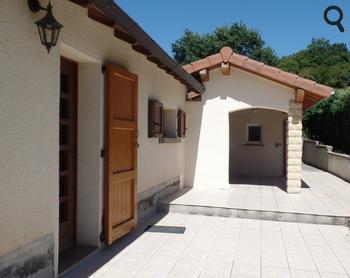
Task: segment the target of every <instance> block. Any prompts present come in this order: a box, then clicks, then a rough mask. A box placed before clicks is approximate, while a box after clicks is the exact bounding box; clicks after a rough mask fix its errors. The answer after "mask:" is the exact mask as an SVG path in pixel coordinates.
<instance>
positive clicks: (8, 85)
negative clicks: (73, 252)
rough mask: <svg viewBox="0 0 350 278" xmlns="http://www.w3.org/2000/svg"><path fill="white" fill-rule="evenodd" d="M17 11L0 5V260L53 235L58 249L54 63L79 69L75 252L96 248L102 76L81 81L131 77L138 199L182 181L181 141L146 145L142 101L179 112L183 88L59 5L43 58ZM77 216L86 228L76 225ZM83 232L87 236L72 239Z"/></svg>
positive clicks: (56, 0)
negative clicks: (117, 74)
mask: <svg viewBox="0 0 350 278" xmlns="http://www.w3.org/2000/svg"><path fill="white" fill-rule="evenodd" d="M26 2H27V1H23V0H2V1H0V10H1V11H6V13H3V14H2V16H1V18H0V35H1V43H0V94H1V95H0V100H1V101H0V118H1V120H2V124H1V125H0V134H1V144H0V167H1V169H2V170H1V174H0V184H1V194H0V211H1V213H0V221H1V223H6V225H3V227H2V228H1V230H0V242H1V244H0V255H2V254H5V253H7V252H9V251H10V250H13V249H15V248H20V247H22V246H24V245H25V244H27V243H30V242H31V241H33V240H34V239H36V238H39V237H40V236H42V235H45V234H47V233H54V235H55V245H56V247H57V246H58V245H57V243H58V152H59V145H58V144H59V143H58V136H59V134H58V131H59V70H60V64H59V63H60V54H63V55H65V56H71V58H73V59H76V60H77V61H78V62H80V64H79V67H80V69H81V74H79V81H80V83H82V82H84V84H79V88H80V89H79V101H81V102H80V103H79V111H78V113H79V124H80V126H79V127H78V133H80V134H78V138H79V139H78V140H79V142H78V143H79V146H78V151H79V154H78V168H79V170H80V173H79V174H78V183H79V184H78V194H79V196H78V241H79V242H81V243H84V242H92V241H93V242H95V243H96V242H98V239H97V238H96V237H97V235H98V233H99V230H97V229H100V225H101V216H102V206H103V204H102V194H101V193H102V192H103V189H102V184H103V183H102V172H103V169H102V166H101V163H102V160H101V159H100V158H99V151H100V149H102V147H103V138H102V137H101V136H102V135H103V134H101V130H102V129H103V127H102V123H101V117H102V115H103V114H104V111H103V110H102V102H103V93H104V89H103V75H102V74H101V73H100V75H98V76H95V78H91V76H93V75H94V74H97V72H98V71H99V68H100V67H99V66H100V65H101V64H106V63H108V62H111V63H115V64H117V65H119V66H121V67H123V68H125V69H126V70H128V71H130V72H132V73H134V74H137V75H138V76H139V116H138V120H139V143H140V148H139V150H138V192H142V191H144V190H147V189H149V188H151V187H153V186H155V185H158V184H160V183H162V182H164V181H166V180H169V179H171V178H173V177H176V176H181V177H183V174H184V148H185V144H184V141H185V140H183V143H179V144H159V143H158V139H149V138H147V124H148V122H147V115H148V114H147V112H148V99H149V98H150V97H152V98H154V99H158V100H159V101H161V102H163V104H164V106H165V107H167V108H173V109H178V108H181V109H184V108H185V103H184V100H185V87H184V86H183V85H182V84H180V83H179V82H178V81H176V80H175V79H174V78H173V77H172V76H170V75H168V74H167V73H166V72H164V71H163V70H161V69H159V68H158V67H157V66H156V65H154V64H152V63H150V62H149V61H148V60H147V59H146V58H145V56H143V55H141V54H139V53H136V52H135V51H133V50H132V49H131V46H130V45H129V44H127V43H125V42H123V41H120V40H118V39H116V38H115V37H114V34H113V30H112V29H111V28H109V27H106V26H104V25H102V24H99V23H97V22H95V21H93V20H91V19H89V18H88V17H87V10H86V9H83V8H82V7H80V6H78V5H75V4H73V3H71V2H68V1H65V0H53V1H52V5H53V7H54V8H53V13H54V15H55V17H56V18H57V20H58V21H59V22H61V23H62V24H63V25H64V28H63V29H62V31H61V34H60V41H59V45H58V46H57V47H56V48H53V49H52V50H51V52H50V54H49V55H48V54H47V51H46V49H45V48H44V47H43V46H42V45H41V44H40V40H39V36H38V33H37V29H36V26H35V24H34V21H35V20H38V19H40V18H41V17H42V16H43V13H42V12H40V13H38V14H33V13H31V12H30V11H29V10H28V8H27V4H26ZM41 3H42V5H46V3H45V1H41ZM89 76H90V77H89ZM101 81H102V84H101V83H99V82H101ZM94 132H96V133H94ZM95 194H100V196H98V195H97V196H96V195H95ZM82 204H83V205H82ZM96 209H98V210H99V211H98V213H96ZM91 211H94V212H95V213H94V214H90V212H91ZM86 216H89V217H91V219H89V220H88V221H85V219H86ZM79 218H80V220H79ZM96 223H97V225H98V226H97V227H95V229H94V230H93V231H91V230H90V229H92V227H93V226H95V225H96ZM85 229H88V230H89V232H87V233H85V234H84V233H80V236H79V231H83V230H85ZM55 268H56V270H57V248H56V249H55Z"/></svg>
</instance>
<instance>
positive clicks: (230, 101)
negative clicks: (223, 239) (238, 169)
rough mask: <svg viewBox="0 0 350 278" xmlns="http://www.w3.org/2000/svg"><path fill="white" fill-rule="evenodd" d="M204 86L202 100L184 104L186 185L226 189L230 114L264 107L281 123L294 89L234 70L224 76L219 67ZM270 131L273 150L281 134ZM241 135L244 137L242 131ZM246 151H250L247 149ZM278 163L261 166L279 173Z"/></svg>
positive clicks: (270, 143)
mask: <svg viewBox="0 0 350 278" xmlns="http://www.w3.org/2000/svg"><path fill="white" fill-rule="evenodd" d="M205 85H206V92H205V94H203V96H202V101H201V102H188V103H187V105H186V110H187V127H188V132H187V137H186V159H185V163H186V167H185V169H186V172H185V185H187V186H193V187H200V188H202V187H204V188H205V187H223V188H227V187H229V186H230V184H229V169H230V167H229V160H230V156H229V154H230V140H229V137H230V128H229V125H230V121H229V120H230V115H232V117H234V115H235V113H236V112H235V111H240V110H245V109H248V110H251V109H254V108H256V109H257V110H258V109H259V108H264V109H269V110H273V111H279V115H281V116H280V119H281V120H282V114H283V113H285V114H287V113H288V111H289V102H290V101H291V100H293V99H294V90H293V89H291V88H288V87H285V86H282V85H280V84H277V83H275V82H272V81H269V80H267V79H264V78H261V77H259V76H256V75H254V74H250V73H247V72H245V71H242V70H239V69H236V68H231V75H229V76H224V75H223V74H222V72H221V69H220V68H218V69H214V70H212V71H210V80H209V81H208V82H205ZM259 120H261V118H260V119H259V118H257V119H255V121H259ZM280 124H282V123H280ZM280 130H281V131H282V126H280ZM232 132H235V131H234V130H232ZM270 132H271V134H273V133H274V132H276V134H275V136H273V137H271V138H269V141H270V140H271V141H270V142H269V145H270V147H271V148H272V149H273V148H274V147H273V146H272V145H273V143H275V142H278V143H279V142H281V135H277V131H270ZM243 133H244V135H242V136H246V131H245V130H243ZM266 147H267V146H266ZM245 149H247V151H249V150H248V149H249V147H247V148H245ZM277 156H278V155H277ZM273 161H275V162H273ZM277 161H278V158H277V159H273V160H272V164H271V165H269V166H263V165H261V167H269V169H266V170H268V171H269V172H270V173H271V174H273V172H275V173H276V174H277V172H281V168H279V169H277V168H278V167H281V165H280V166H277V165H276V164H277ZM247 163H248V162H247ZM231 170H232V169H231ZM248 171H253V170H250V169H249V170H247V172H246V173H248Z"/></svg>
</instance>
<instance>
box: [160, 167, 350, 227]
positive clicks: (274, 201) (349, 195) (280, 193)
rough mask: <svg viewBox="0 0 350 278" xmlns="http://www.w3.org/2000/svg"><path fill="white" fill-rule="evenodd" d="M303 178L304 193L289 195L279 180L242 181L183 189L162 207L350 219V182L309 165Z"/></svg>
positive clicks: (250, 179)
mask: <svg viewBox="0 0 350 278" xmlns="http://www.w3.org/2000/svg"><path fill="white" fill-rule="evenodd" d="M302 178H303V182H304V185H303V188H302V192H301V194H288V193H286V192H285V191H284V190H283V188H282V187H283V186H282V184H283V182H282V180H281V179H279V178H253V179H252V178H240V179H237V182H235V184H232V186H231V188H230V189H219V188H217V189H215V188H213V189H200V188H198V189H197V188H195V189H184V190H182V191H181V192H180V193H179V194H177V195H175V196H171V197H169V198H165V199H163V200H161V204H168V205H173V206H174V207H175V206H176V205H179V206H181V205H188V206H192V207H193V206H203V207H215V208H232V209H240V210H255V211H266V212H283V213H294V214H306V215H322V216H340V217H344V216H346V217H350V184H349V183H347V182H345V181H344V180H342V179H340V178H338V177H336V176H334V175H332V174H330V173H327V172H324V171H322V170H318V169H316V168H313V167H311V166H308V165H303V171H302ZM173 211H175V212H177V211H176V210H173ZM178 212H180V211H178ZM253 218H254V217H253ZM327 223H328V222H327Z"/></svg>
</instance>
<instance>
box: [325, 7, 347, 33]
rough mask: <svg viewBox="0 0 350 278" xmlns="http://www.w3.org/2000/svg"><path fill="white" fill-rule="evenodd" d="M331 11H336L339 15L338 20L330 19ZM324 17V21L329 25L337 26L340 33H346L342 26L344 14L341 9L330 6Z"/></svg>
mask: <svg viewBox="0 0 350 278" xmlns="http://www.w3.org/2000/svg"><path fill="white" fill-rule="evenodd" d="M331 11H336V12H337V13H338V18H337V19H336V20H331V19H329V13H330V12H331ZM323 17H324V20H325V21H326V22H327V23H328V24H329V25H336V26H337V27H338V29H339V31H340V32H342V33H343V32H344V31H345V30H344V27H343V25H342V24H341V22H342V20H343V17H344V13H343V11H342V9H341V8H339V7H338V6H329V7H328V8H327V9H325V11H324V13H323Z"/></svg>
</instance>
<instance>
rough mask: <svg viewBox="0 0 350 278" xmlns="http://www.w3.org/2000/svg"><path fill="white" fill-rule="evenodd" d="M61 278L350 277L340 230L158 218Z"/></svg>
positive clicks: (349, 242)
mask: <svg viewBox="0 0 350 278" xmlns="http://www.w3.org/2000/svg"><path fill="white" fill-rule="evenodd" d="M156 217H159V218H158V219H153V220H152V219H151V220H149V221H148V222H147V223H152V224H155V225H156V226H154V227H153V228H151V229H149V230H148V231H146V232H143V230H144V227H145V226H147V223H144V224H142V225H141V226H140V227H139V228H138V230H136V231H134V232H132V233H131V234H129V235H127V236H126V237H124V238H122V239H121V240H119V241H118V242H117V243H116V244H113V245H112V246H111V247H109V248H105V249H102V250H101V251H100V252H99V253H97V254H96V255H95V256H93V257H90V258H88V259H87V260H85V261H84V262H82V263H81V264H80V265H79V267H77V268H75V269H74V270H72V271H70V272H68V273H67V274H66V275H65V276H64V277H74V278H79V277H89V276H90V277H106V278H109V277H152V278H161V277H186V278H190V277H211V278H212V277H218V278H219V277H220V278H225V277H254V278H259V277H268V278H274V277H276V278H284V277H292V278H301V277H325V278H326V277H327V278H329V277H339V278H341V277H349V274H350V233H349V230H348V228H346V227H344V226H335V225H332V226H329V225H315V224H302V223H286V222H276V221H262V220H250V219H239V218H224V217H209V216H199V215H185V214H175V213H170V214H168V215H165V216H164V215H157V216H156Z"/></svg>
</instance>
